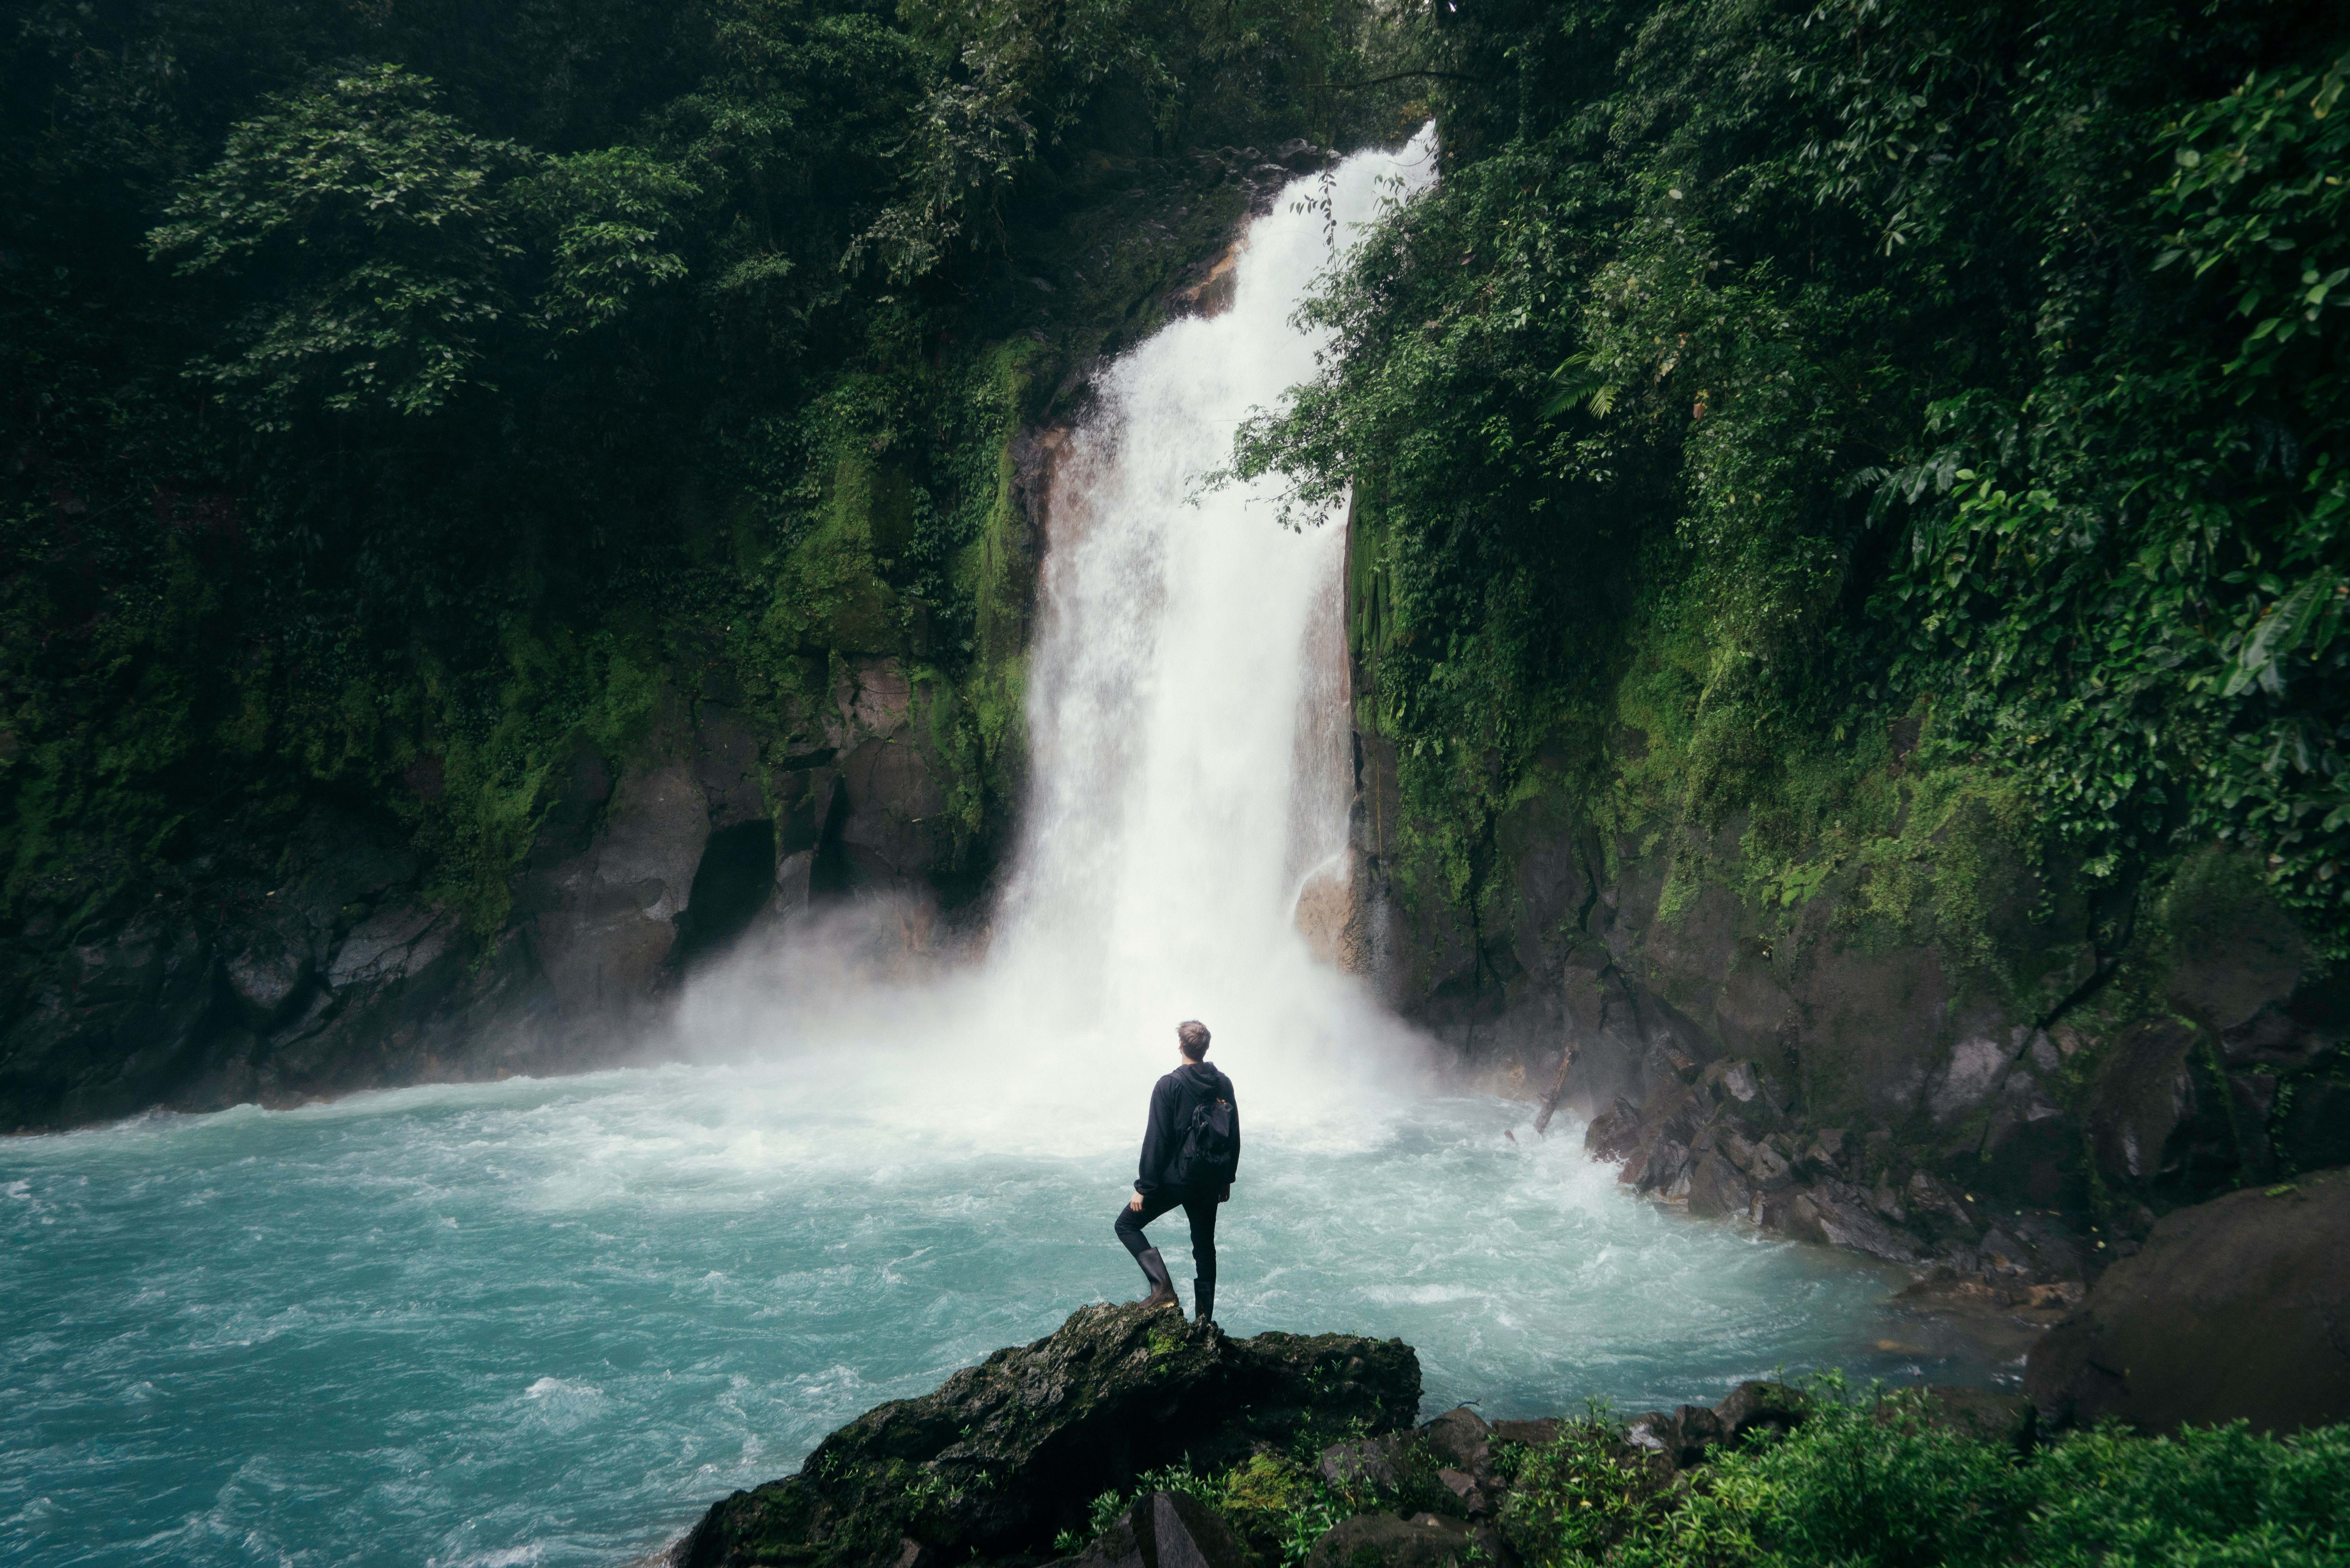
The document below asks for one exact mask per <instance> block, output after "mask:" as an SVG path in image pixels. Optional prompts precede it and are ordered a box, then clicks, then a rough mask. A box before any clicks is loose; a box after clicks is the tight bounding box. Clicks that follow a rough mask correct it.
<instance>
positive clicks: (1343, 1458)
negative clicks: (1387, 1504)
mask: <svg viewBox="0 0 2350 1568" xmlns="http://www.w3.org/2000/svg"><path fill="white" fill-rule="evenodd" d="M1320 1469H1321V1472H1322V1479H1323V1480H1326V1481H1328V1482H1329V1483H1330V1484H1331V1485H1332V1486H1335V1487H1340V1488H1355V1489H1359V1488H1363V1487H1375V1488H1377V1489H1378V1490H1382V1491H1393V1490H1396V1489H1397V1488H1398V1487H1400V1486H1401V1485H1402V1484H1403V1470H1402V1469H1401V1467H1400V1466H1399V1464H1398V1463H1397V1459H1396V1444H1395V1439H1394V1438H1361V1439H1358V1440H1357V1441H1355V1442H1351V1443H1334V1444H1332V1445H1331V1446H1330V1447H1328V1448H1326V1449H1323V1450H1322V1461H1321V1465H1320Z"/></svg>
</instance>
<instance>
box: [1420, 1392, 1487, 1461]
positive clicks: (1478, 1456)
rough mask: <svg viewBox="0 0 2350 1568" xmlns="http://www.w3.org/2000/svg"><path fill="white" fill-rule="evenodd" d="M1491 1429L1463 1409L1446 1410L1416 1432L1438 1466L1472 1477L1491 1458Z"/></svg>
mask: <svg viewBox="0 0 2350 1568" xmlns="http://www.w3.org/2000/svg"><path fill="white" fill-rule="evenodd" d="M1492 1435H1493V1428H1491V1427H1489V1426H1487V1425H1486V1424H1485V1417H1482V1416H1480V1415H1479V1414H1477V1412H1476V1411H1474V1410H1472V1409H1471V1408H1470V1407H1468V1406H1466V1405H1461V1406H1457V1407H1454V1408H1452V1409H1450V1410H1447V1411H1446V1412H1445V1413H1444V1414H1443V1415H1441V1416H1439V1417H1436V1419H1435V1420H1433V1421H1430V1423H1428V1425H1426V1426H1425V1427H1422V1428H1420V1429H1419V1440H1420V1441H1421V1442H1422V1443H1423V1444H1425V1445H1426V1446H1427V1449H1428V1451H1429V1452H1430V1454H1432V1455H1434V1456H1435V1457H1436V1459H1438V1460H1439V1461H1440V1462H1444V1463H1450V1464H1451V1465H1452V1466H1454V1467H1455V1468H1457V1469H1463V1470H1467V1471H1470V1472H1471V1473H1472V1474H1474V1473H1477V1472H1479V1471H1482V1470H1483V1469H1485V1467H1486V1465H1487V1464H1488V1463H1490V1462H1491V1460H1492Z"/></svg>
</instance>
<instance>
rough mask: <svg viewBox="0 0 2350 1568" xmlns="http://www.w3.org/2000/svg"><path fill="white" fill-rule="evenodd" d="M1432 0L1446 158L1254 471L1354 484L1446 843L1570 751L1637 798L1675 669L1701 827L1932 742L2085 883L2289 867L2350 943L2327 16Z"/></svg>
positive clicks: (2346, 233) (1576, 766)
mask: <svg viewBox="0 0 2350 1568" xmlns="http://www.w3.org/2000/svg"><path fill="white" fill-rule="evenodd" d="M1419 29H1420V30H1419V43H1420V47H1422V48H1423V50H1424V52H1425V57H1426V58H1428V59H1429V60H1430V61H1431V62H1432V63H1433V64H1434V65H1435V66H1438V67H1441V68H1442V69H1443V70H1444V71H1445V72H1447V73H1448V74H1447V75H1446V76H1445V77H1443V78H1439V79H1437V80H1436V81H1435V84H1434V86H1433V87H1432V88H1430V91H1431V94H1432V96H1433V97H1434V98H1435V99H1436V101H1437V107H1438V110H1439V123H1440V130H1441V131H1442V135H1443V138H1444V146H1445V154H1444V155H1445V164H1444V171H1443V178H1442V180H1441V182H1440V184H1439V185H1438V186H1437V187H1435V188H1434V189H1432V190H1431V191H1430V192H1427V193H1425V194H1423V195H1421V196H1419V197H1418V198H1417V199H1415V200H1413V201H1411V202H1409V203H1404V204H1399V205H1397V206H1395V207H1394V208H1392V209H1391V210H1390V211H1389V212H1388V214H1387V215H1386V216H1385V218H1384V219H1383V220H1382V221H1381V222H1379V223H1377V224H1376V225H1374V226H1373V227H1372V228H1371V229H1370V230H1369V231H1368V233H1367V234H1366V236H1365V244H1364V245H1363V247H1362V249H1361V251H1360V252H1359V253H1358V254H1357V258H1356V260H1355V261H1354V263H1353V265H1351V267H1350V268H1349V269H1348V270H1347V272H1346V273H1345V274H1344V275H1342V276H1340V277H1337V278H1336V279H1334V280H1333V282H1332V284H1331V285H1330V286H1329V287H1328V288H1326V290H1325V291H1324V293H1323V294H1322V295H1321V296H1319V297H1318V298H1317V299H1316V300H1315V302H1314V303H1313V304H1312V305H1311V306H1308V308H1307V310H1306V311H1305V315H1306V317H1308V318H1309V319H1310V320H1311V321H1312V322H1313V323H1315V324H1316V325H1319V326H1322V327H1326V328H1327V329H1329V330H1330V331H1331V332H1332V333H1333V335H1334V347H1333V349H1332V351H1331V352H1330V354H1329V356H1328V357H1327V358H1326V363H1325V367H1324V369H1323V371H1322V374H1321V375H1320V377H1319V379H1316V380H1315V382H1313V383H1311V384H1310V385H1308V386H1306V387H1304V388H1301V389H1298V390H1297V392H1296V393H1295V396H1294V398H1293V399H1292V400H1291V401H1290V402H1289V403H1287V404H1286V405H1285V406H1284V407H1283V408H1282V409H1280V410H1274V411H1272V412H1269V413H1266V414H1263V415H1261V416H1260V417H1259V418H1258V419H1256V420H1255V421H1253V423H1251V424H1250V425H1249V426H1248V427H1246V428H1245V429H1244V430H1243V433H1242V436H1241V439H1240V441H1239V442H1238V446H1237V449H1236V459H1235V469H1236V471H1237V472H1241V473H1243V474H1250V475H1254V474H1259V473H1263V472H1276V471H1277V472H1284V473H1286V474H1287V475H1288V476H1289V477H1290V480H1291V481H1292V483H1293V487H1294V488H1293V491H1292V496H1293V499H1294V501H1295V502H1296V503H1299V504H1305V505H1315V506H1318V505H1323V504H1328V503H1330V502H1332V501H1333V500H1335V499H1336V498H1338V497H1339V496H1341V495H1342V494H1344V493H1346V492H1347V487H1348V486H1349V485H1353V486H1355V487H1356V488H1355V495H1356V504H1357V508H1358V516H1359V517H1360V519H1361V522H1362V524H1363V536H1364V538H1365V539H1366V540H1367V542H1368V547H1369V548H1371V549H1372V550H1373V551H1374V552H1375V553H1376V556H1377V559H1376V560H1375V561H1374V562H1373V563H1371V565H1370V566H1369V568H1368V570H1367V575H1368V576H1371V577H1375V578H1376V587H1375V593H1376V597H1377V603H1376V607H1375V608H1376V625H1375V626H1373V627H1371V628H1368V629H1367V632H1366V633H1364V635H1367V637H1368V639H1369V641H1370V644H1371V646H1370V647H1369V648H1367V649H1366V651H1367V653H1369V654H1370V655H1372V656H1373V657H1372V662H1373V664H1374V666H1375V668H1376V671H1377V681H1378V691H1377V700H1376V706H1377V708H1378V712H1377V713H1376V714H1374V715H1371V717H1372V718H1373V719H1374V721H1375V722H1376V723H1377V724H1378V727H1379V728H1381V729H1382V730H1384V731H1385V732H1387V733H1388V735H1389V736H1391V737H1392V738H1394V739H1395V740H1396V742H1398V744H1399V755H1400V759H1401V761H1400V767H1401V774H1402V783H1403V786H1404V790H1405V796H1406V801H1407V803H1408V804H1409V805H1411V806H1412V807H1413V808H1414V810H1415V812H1416V813H1417V815H1418V816H1419V820H1420V821H1421V822H1423V823H1425V824H1429V825H1431V826H1430V831H1431V832H1432V833H1433V834H1434V835H1435V836H1437V837H1438V838H1440V839H1441V840H1442V841H1443V842H1442V843H1441V844H1440V845H1438V846H1437V847H1438V848H1439V849H1440V851H1441V852H1442V857H1444V858H1446V860H1447V862H1448V863H1449V864H1450V866H1451V867H1452V868H1453V873H1454V877H1455V880H1456V881H1464V882H1473V881H1474V880H1475V878H1476V877H1478V876H1479V875H1480V874H1481V861H1480V858H1479V857H1480V855H1481V854H1485V855H1487V856H1488V857H1490V839H1491V832H1492V823H1493V822H1494V821H1495V819H1496V818H1497V816H1498V815H1499V814H1501V813H1502V812H1503V811H1504V810H1506V809H1507V807H1508V805H1509V804H1510V803H1511V801H1512V799H1513V795H1514V794H1517V793H1519V792H1523V790H1525V789H1526V788H1528V787H1531V784H1532V783H1533V781H1534V779H1535V778H1536V777H1537V775H1544V776H1550V777H1554V778H1555V777H1556V776H1557V775H1559V774H1565V775H1567V778H1566V782H1567V784H1569V786H1570V787H1572V788H1576V789H1580V790H1582V791H1583V792H1584V793H1585V794H1586V796H1589V797H1593V798H1596V797H1598V796H1601V795H1604V794H1607V791H1608V790H1609V789H1610V788H1611V787H1612V785H1611V784H1610V783H1609V779H1610V777H1611V773H1612V770H1615V769H1617V768H1620V767H1622V766H1624V765H1627V761H1628V760H1636V759H1637V758H1638V756H1639V755H1640V754H1641V751H1642V749H1643V747H1644V746H1645V745H1646V744H1647V743H1648V741H1650V740H1662V739H1664V738H1663V737H1652V736H1643V735H1640V734H1638V733H1637V732H1627V725H1631V726H1633V729H1634V730H1635V731H1636V730H1637V723H1636V722H1635V720H1634V718H1633V716H1632V714H1631V713H1630V712H1629V711H1628V710H1627V704H1626V702H1625V701H1624V696H1625V694H1626V693H1627V692H1631V691H1636V690H1637V689H1638V688H1639V687H1640V686H1641V684H1642V683H1643V682H1648V683H1650V684H1653V683H1654V682H1655V680H1659V679H1662V678H1664V677H1663V676H1660V675H1659V674H1658V672H1659V671H1664V672H1665V674H1666V675H1671V674H1674V673H1675V672H1679V674H1681V675H1684V676H1685V677H1686V681H1687V685H1688V688H1689V689H1688V691H1687V693H1686V696H1687V699H1688V700H1687V701H1686V702H1685V703H1682V704H1681V706H1682V707H1683V708H1684V709H1685V710H1686V711H1685V712H1684V713H1683V714H1682V715H1681V716H1680V719H1679V721H1677V722H1685V725H1686V729H1687V732H1686V733H1685V734H1681V735H1677V736H1674V737H1671V740H1672V742H1673V746H1674V751H1673V754H1672V756H1671V758H1670V759H1669V761H1670V773H1671V781H1670V785H1669V790H1668V791H1667V792H1666V793H1667V795H1668V796H1669V798H1667V799H1664V800H1662V801H1660V802H1659V803H1654V804H1655V805H1658V806H1659V807H1660V808H1661V810H1662V812H1663V815H1664V816H1665V817H1666V818H1668V819H1669V820H1670V821H1672V822H1678V823H1679V824H1680V825H1681V826H1682V827H1684V828H1686V829H1691V830H1696V831H1697V832H1699V833H1700V834H1702V833H1710V832H1711V831H1712V830H1714V829H1715V828H1716V827H1718V826H1720V825H1721V824H1722V823H1723V822H1725V821H1727V820H1729V819H1730V818H1731V815H1733V814H1734V813H1736V812H1739V811H1742V810H1749V809H1750V808H1752V810H1753V820H1754V821H1755V822H1756V823H1757V824H1758V825H1759V824H1760V823H1762V822H1763V820H1764V819H1765V818H1766V817H1767V816H1769V815H1771V814H1770V813H1769V812H1768V811H1767V810H1764V809H1762V808H1763V806H1765V805H1768V803H1771V802H1772V801H1773V800H1774V799H1783V797H1787V796H1789V795H1790V794H1798V793H1804V792H1806V791H1808V792H1809V793H1808V794H1806V795H1805V798H1806V799H1807V800H1809V801H1810V802H1811V803H1812V815H1813V816H1814V817H1815V818H1817V819H1818V820H1813V821H1810V822H1809V823H1808V824H1798V825H1797V826H1802V827H1803V828H1804V831H1805V832H1807V833H1817V832H1820V831H1823V830H1825V828H1826V827H1827V826H1828V822H1827V820H1826V817H1827V814H1828V810H1829V808H1830V807H1832V806H1833V805H1834V804H1835V800H1836V799H1837V798H1839V794H1838V789H1837V788H1835V787H1823V786H1820V785H1819V784H1818V775H1819V774H1821V772H1822V770H1823V769H1825V771H1826V772H1828V773H1835V772H1836V771H1837V770H1838V769H1842V770H1844V771H1845V772H1846V773H1849V772H1851V771H1852V770H1853V769H1854V768H1856V767H1857V766H1859V765H1860V764H1861V763H1866V764H1867V765H1869V766H1871V767H1876V768H1878V769H1879V770H1880V771H1881V769H1882V766H1883V764H1884V763H1885V761H1886V758H1887V754H1888V753H1890V754H1892V755H1894V756H1897V757H1898V755H1899V754H1900V753H1903V752H1905V751H1907V750H1908V748H1909V746H1910V745H1911V744H1913V743H1915V744H1917V753H1916V756H1915V758H1914V761H1913V762H1912V763H1911V764H1910V765H1911V767H1912V770H1913V772H1914V771H1917V770H1922V771H1924V772H1926V773H1927V774H1940V775H1944V776H1948V777H1950V778H1951V779H1952V780H1953V781H1954V782H1955V781H1956V780H1958V779H1959V778H1960V777H1963V778H1964V779H1965V780H1967V781H1970V787H1973V788H1977V789H1985V788H1988V789H1990V790H1992V791H1993V792H1994V793H1996V794H1998V795H1999V797H2000V798H2002V800H2005V801H2007V802H2008V803H2009V804H2010V806H2011V808H2012V809H2011V813H2010V814H2011V815H2015V816H2019V817H2020V818H2022V819H2023V820H2025V821H2028V822H2029V823H2031V824H2033V826H2032V827H2031V828H2030V829H2029V830H2028V833H2027V836H2031V837H2033V838H2035V839H2036V840H2037V844H2038V849H2039V850H2044V851H2046V852H2049V853H2052V854H2054V855H2057V856H2061V857H2064V859H2065V861H2066V862H2067V863H2068V864H2070V865H2074V866H2076V867H2079V868H2080V870H2081V873H2082V876H2083V878H2084V880H2085V882H2087V883H2088V884H2089V885H2090V886H2091V887H2092V888H2098V887H2103V888H2110V889H2119V890H2122V891H2123V892H2124V893H2125V894H2126V889H2127V888H2131V887H2134V886H2136V885H2137V883H2138V881H2139V880H2140V879H2141V878H2142V877H2144V876H2145V875H2146V874H2147V873H2148V872H2150V871H2151V872H2156V873H2159V872H2161V871H2162V870H2163V869H2164V868H2165V867H2168V866H2169V865H2172V864H2174V863H2176V860H2177V858H2178V856H2179V855H2180V854H2181V853H2183V852H2184V851H2185V850H2187V849H2188V848H2189V847H2190V846H2193V845H2195V844H2198V843H2207V842H2210V841H2212V840H2215V839H2217V840H2224V841H2228V842H2230V843H2234V844H2241V845H2242V846H2248V847H2250V848H2251V849H2253V850H2256V851H2257V852H2258V853H2259V854H2260V855H2261V856H2262V857H2265V863H2266V866H2267V867H2268V869H2269V872H2270V874H2271V877H2272V884H2273V888H2274V890H2275V892H2276V894H2277V896H2278V897H2279V898H2280V899H2281V900H2282V902H2283V903H2284V904H2285V905H2286V906H2287V907H2288V908H2290V909H2293V911H2294V913H2295V915H2296V917H2297V918H2298V919H2300V920H2301V921H2302V922H2303V924H2304V925H2305V926H2306V927H2308V928H2309V929H2311V931H2312V932H2313V934H2315V935H2318V936H2319V938H2320V940H2321V942H2322V945H2324V946H2325V947H2327V948H2328V949H2330V950H2334V952H2336V953H2337V954H2338V953H2339V951H2340V950H2342V947H2343V943H2344V938H2345V931H2350V922H2345V919H2344V916H2345V909H2350V779H2345V762H2344V757H2343V744H2344V742H2345V738H2350V728H2345V725H2346V724H2350V679H2345V677H2350V638H2345V637H2344V636H2343V635H2341V633H2342V629H2343V628H2342V618H2343V610H2344V607H2345V603H2350V576H2345V573H2350V467H2345V465H2350V421H2345V407H2350V405H2345V400H2344V396H2343V392H2344V381H2343V375H2342V371H2343V365H2344V352H2345V349H2344V343H2345V318H2344V317H2339V316H2337V315H2335V314H2334V312H2335V311H2336V310H2338V309H2339V308H2341V307H2342V306H2343V305H2344V304H2345V303H2350V293H2345V278H2350V224H2345V216H2350V207H2345V185H2344V182H2345V179H2350V111H2345V103H2344V96H2343V95H2344V87H2345V78H2350V54H2345V40H2350V28H2345V24H2344V16H2343V14H2342V13H2341V12H2340V11H2339V10H2338V8H2334V7H2325V6H2318V5H2303V4H2297V3H2293V0H2274V3H2272V0H2192V3H2185V4H2156V5H2140V4H2135V3H2131V4H2123V3H2118V0H2114V3H2107V0H2090V3H2088V4H2082V5H2061V6H2060V5H2031V4H2010V3H2004V0H1994V3H1991V4H1983V3H1980V0H1824V3H1814V0H1795V3H1783V0H1691V3H1689V4H1672V5H1658V4H1653V3H1637V0H1627V3H1620V4H1618V3H1613V0H1563V3H1560V0H1482V3H1475V4H1468V5H1461V6H1457V7H1445V8H1443V9H1442V11H1441V13H1440V14H1439V15H1433V16H1430V17H1428V18H1426V19H1424V20H1423V21H1422V22H1421V23H1419ZM1293 515H1295V516H1303V515H1305V513H1304V512H1303V511H1302V510H1300V511H1297V512H1294V513H1293ZM1921 728H1922V734H1921V733H1920V730H1921ZM1888 736H1890V737H1892V739H1891V740H1890V741H1888V739H1887V737H1888ZM1822 803H1825V804H1822ZM1602 815H1604V813H1603V814H1602ZM1652 815H1654V814H1653V813H1652ZM1781 815H1785V814H1784V813H1782V814H1781ZM1797 815H1801V814H1800V813H1798V814H1797ZM1888 831H1898V830H1890V829H1889V830H1888ZM1481 846H1485V847H1482V848H1481ZM2036 852H2038V851H2037V850H2036V851H2035V853H2036ZM1456 891H1457V892H1468V893H1469V894H1470V896H1471V897H1473V890H1471V889H1466V888H1464V889H1456Z"/></svg>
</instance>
